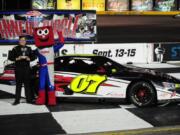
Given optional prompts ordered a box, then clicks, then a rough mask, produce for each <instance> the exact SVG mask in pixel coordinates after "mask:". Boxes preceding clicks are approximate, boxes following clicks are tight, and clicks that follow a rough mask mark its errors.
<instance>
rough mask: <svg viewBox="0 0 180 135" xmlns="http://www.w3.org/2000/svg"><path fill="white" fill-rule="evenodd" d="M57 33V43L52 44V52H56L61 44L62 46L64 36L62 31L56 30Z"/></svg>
mask: <svg viewBox="0 0 180 135" xmlns="http://www.w3.org/2000/svg"><path fill="white" fill-rule="evenodd" d="M57 33H58V36H59V43H57V44H56V45H55V46H54V52H55V53H56V52H58V51H59V49H61V48H62V47H63V46H64V37H63V35H62V31H60V32H57Z"/></svg>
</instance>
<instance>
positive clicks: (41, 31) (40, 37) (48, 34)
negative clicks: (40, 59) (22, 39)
mask: <svg viewBox="0 0 180 135" xmlns="http://www.w3.org/2000/svg"><path fill="white" fill-rule="evenodd" d="M34 40H35V45H36V47H49V46H53V45H54V44H55V42H54V34H53V29H52V27H50V26H45V27H38V28H35V29H34Z"/></svg>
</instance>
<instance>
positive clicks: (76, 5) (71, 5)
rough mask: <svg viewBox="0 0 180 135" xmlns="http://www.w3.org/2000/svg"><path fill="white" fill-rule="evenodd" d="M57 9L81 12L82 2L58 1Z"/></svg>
mask: <svg viewBox="0 0 180 135" xmlns="http://www.w3.org/2000/svg"><path fill="white" fill-rule="evenodd" d="M57 9H60V10H80V9H81V3H80V0H57Z"/></svg>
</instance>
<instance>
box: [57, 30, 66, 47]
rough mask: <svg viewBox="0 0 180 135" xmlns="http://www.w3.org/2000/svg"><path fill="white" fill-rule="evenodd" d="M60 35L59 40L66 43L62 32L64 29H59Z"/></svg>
mask: <svg viewBox="0 0 180 135" xmlns="http://www.w3.org/2000/svg"><path fill="white" fill-rule="evenodd" d="M57 33H58V36H59V42H60V43H62V44H64V37H63V34H62V31H58V32H57Z"/></svg>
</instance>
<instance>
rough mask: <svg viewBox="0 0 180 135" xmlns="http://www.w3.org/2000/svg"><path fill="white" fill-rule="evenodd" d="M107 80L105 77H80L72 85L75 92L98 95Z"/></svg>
mask: <svg viewBox="0 0 180 135" xmlns="http://www.w3.org/2000/svg"><path fill="white" fill-rule="evenodd" d="M105 80H107V77H106V76H105V75H102V76H100V75H85V74H84V75H79V76H77V77H76V78H75V79H73V81H72V82H71V84H70V88H71V90H72V91H74V92H77V93H78V92H85V93H92V94H94V93H96V92H97V89H98V87H99V86H100V84H101V83H103V82H104V81H105Z"/></svg>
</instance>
